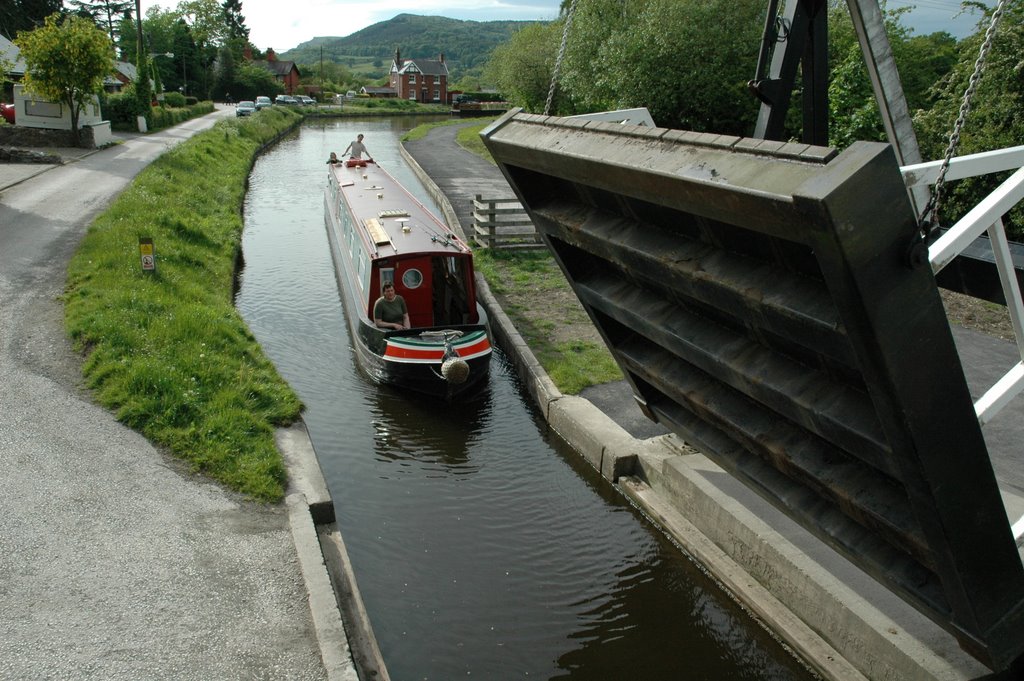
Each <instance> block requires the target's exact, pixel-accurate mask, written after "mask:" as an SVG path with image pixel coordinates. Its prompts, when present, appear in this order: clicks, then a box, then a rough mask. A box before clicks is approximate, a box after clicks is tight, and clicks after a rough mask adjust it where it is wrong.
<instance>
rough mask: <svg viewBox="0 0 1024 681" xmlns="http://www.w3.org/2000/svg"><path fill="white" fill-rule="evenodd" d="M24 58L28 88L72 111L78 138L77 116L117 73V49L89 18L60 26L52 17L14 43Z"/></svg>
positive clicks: (71, 19) (69, 20) (73, 130)
mask: <svg viewBox="0 0 1024 681" xmlns="http://www.w3.org/2000/svg"><path fill="white" fill-rule="evenodd" d="M14 42H15V44H16V45H17V46H18V49H20V50H21V56H22V57H24V59H25V65H26V69H25V80H24V84H25V89H26V90H28V91H29V92H31V93H35V94H37V95H39V96H40V97H42V98H44V99H48V100H50V101H54V102H60V103H61V104H64V105H65V106H67V107H68V109H69V111H70V112H71V133H72V135H73V136H74V139H75V143H76V144H77V143H80V140H79V139H78V117H79V114H80V113H81V111H82V108H83V107H84V106H86V104H89V103H90V102H91V101H92V97H93V95H95V94H98V93H99V92H101V91H102V90H103V80H104V78H106V77H107V76H109V75H110V74H111V73H113V71H114V46H113V45H112V44H111V42H110V39H109V38H108V37H107V35H106V34H105V33H104V32H103V31H101V30H100V29H99V28H97V27H96V24H95V23H93V22H91V21H89V20H88V19H82V18H81V17H77V16H69V17H67V18H65V19H64V20H63V21H62V22H60V23H59V24H58V15H56V14H51V15H50V16H48V17H47V18H46V21H45V23H44V24H43V26H42V27H40V28H37V29H35V30H34V31H28V32H22V33H20V34H19V35H18V38H17V39H16V40H15V41H14Z"/></svg>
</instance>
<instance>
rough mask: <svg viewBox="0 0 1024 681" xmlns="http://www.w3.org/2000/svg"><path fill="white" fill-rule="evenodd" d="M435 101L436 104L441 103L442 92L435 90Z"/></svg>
mask: <svg viewBox="0 0 1024 681" xmlns="http://www.w3.org/2000/svg"><path fill="white" fill-rule="evenodd" d="M434 101H435V102H440V101H441V91H440V90H434Z"/></svg>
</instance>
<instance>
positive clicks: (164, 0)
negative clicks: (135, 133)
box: [142, 0, 994, 52]
mask: <svg viewBox="0 0 1024 681" xmlns="http://www.w3.org/2000/svg"><path fill="white" fill-rule="evenodd" d="M578 1H585V0H578ZM986 4H989V5H992V4H994V3H993V0H986ZM154 5H159V6H160V7H162V8H163V9H165V10H166V9H172V8H174V7H176V6H177V0H160V1H156V2H154V1H153V0H143V2H142V13H143V15H145V13H146V10H147V9H148V8H149V7H151V6H154ZM559 5H560V1H559V0H290V2H286V3H281V2H274V1H273V0H242V14H243V15H244V16H245V23H246V25H247V26H248V27H249V39H250V40H251V41H252V42H253V44H255V45H256V46H257V47H258V48H260V49H266V48H268V47H272V48H274V50H275V51H277V52H285V51H287V50H290V49H292V48H293V47H296V46H298V45H299V44H301V43H304V42H306V41H307V40H311V39H313V38H315V37H318V36H337V37H344V36H347V35H351V34H353V33H355V32H356V31H358V30H360V29H363V28H366V27H367V26H371V25H373V24H375V23H378V22H381V21H387V20H388V19H391V18H392V17H394V16H396V15H398V14H419V15H423V16H442V17H448V18H450V19H463V20H471V21H496V20H516V21H537V20H542V21H549V20H551V19H554V18H556V17H557V16H558V8H559ZM910 5H912V6H914V9H913V11H912V12H911V13H910V15H909V17H907V18H905V19H904V22H903V23H904V24H905V25H906V26H909V27H911V28H913V29H914V33H915V34H917V35H925V34H928V33H934V32H935V31H948V32H949V33H951V34H953V35H954V36H956V37H957V38H963V37H964V36H966V35H968V34H970V33H971V32H973V30H974V27H975V25H976V23H977V20H978V16H977V15H976V14H970V13H968V14H963V15H961V16H959V17H957V15H958V14H959V13H960V2H959V0H888V6H889V7H890V8H897V7H905V6H910Z"/></svg>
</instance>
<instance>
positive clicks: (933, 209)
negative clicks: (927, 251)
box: [919, 0, 1006, 237]
mask: <svg viewBox="0 0 1024 681" xmlns="http://www.w3.org/2000/svg"><path fill="white" fill-rule="evenodd" d="M1005 7H1006V0H999V3H998V4H997V5H996V9H995V11H994V12H993V13H992V21H991V22H989V25H988V29H987V30H986V31H985V40H984V41H982V43H981V50H979V52H978V58H977V59H976V60H975V62H974V73H972V74H971V79H970V81H968V84H967V90H966V91H965V92H964V98H963V101H962V102H961V103H960V111H959V113H958V115H957V119H956V123H955V124H954V125H953V131H952V132H951V133H950V134H949V144H948V145H947V146H946V155H945V157H944V158H943V159H942V165H941V166H939V174H938V177H936V179H935V184H934V186H933V188H932V195H931V198H929V199H928V203H927V204H926V205H925V207H924V210H923V211H922V213H921V222H920V225H919V226H920V228H921V232H922V235H923V236H925V237H927V236H928V235H929V234H930V233H931V232H932V230H933V229H934V226H935V225H936V223H937V222H938V219H939V205H940V204H941V202H942V190H943V188H944V187H945V184H946V173H947V172H948V171H949V162H950V161H951V160H952V159H953V154H955V153H956V148H957V147H958V146H959V145H960V132H961V131H962V130H963V127H964V121H965V120H966V119H967V114H968V113H970V111H971V100H972V99H974V94H975V92H977V90H978V84H979V83H980V82H981V75H982V72H983V71H984V70H985V59H986V58H987V57H988V52H989V50H990V49H991V48H992V39H993V38H994V37H995V34H996V26H997V25H998V24H999V20H1000V19H1001V18H1002V16H1003V9H1004V8H1005Z"/></svg>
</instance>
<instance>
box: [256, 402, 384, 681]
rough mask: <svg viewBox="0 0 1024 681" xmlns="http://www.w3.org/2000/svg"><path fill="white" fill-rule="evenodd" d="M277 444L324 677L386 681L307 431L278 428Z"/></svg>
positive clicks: (296, 427) (339, 680)
mask: <svg viewBox="0 0 1024 681" xmlns="http://www.w3.org/2000/svg"><path fill="white" fill-rule="evenodd" d="M275 441H276V444H277V447H278V449H279V450H280V451H281V453H282V455H283V456H284V459H285V464H286V465H287V468H288V478H289V485H288V495H287V497H286V504H287V507H288V520H289V523H290V526H291V531H292V539H293V541H294V543H295V549H296V553H297V554H298V559H299V566H300V569H301V571H302V576H303V580H304V581H305V584H306V593H307V594H308V599H309V609H310V612H311V614H312V617H313V626H314V628H315V629H316V636H317V642H318V644H319V647H320V657H321V659H322V661H323V665H324V669H325V671H326V672H327V678H328V679H329V681H359V680H360V678H364V679H366V678H372V679H376V680H377V681H388V679H389V676H388V673H387V668H386V667H385V665H384V659H383V656H382V655H381V653H380V649H379V647H378V646H377V640H376V637H375V636H374V634H373V627H372V626H371V624H370V618H369V616H368V615H367V614H366V608H365V607H364V605H363V601H362V596H361V595H360V593H359V587H358V585H357V584H356V578H355V571H354V570H353V569H352V564H351V561H350V560H349V557H348V551H347V550H346V549H345V543H344V541H343V540H342V538H341V533H340V532H339V531H338V527H337V524H336V523H335V519H334V504H333V502H332V501H331V496H330V491H329V490H328V488H327V483H326V481H325V480H324V478H323V473H322V471H321V470H320V464H319V462H318V460H317V457H316V452H315V450H314V449H313V443H312V441H310V439H309V433H308V431H307V430H306V427H305V425H304V424H302V423H301V422H300V423H298V424H295V425H293V426H292V427H290V428H280V429H278V430H277V431H276V432H275ZM343 613H344V617H343Z"/></svg>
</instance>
